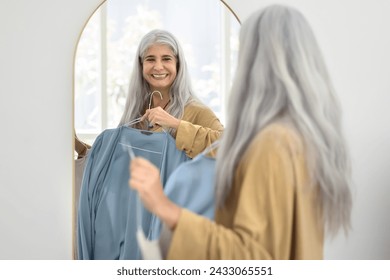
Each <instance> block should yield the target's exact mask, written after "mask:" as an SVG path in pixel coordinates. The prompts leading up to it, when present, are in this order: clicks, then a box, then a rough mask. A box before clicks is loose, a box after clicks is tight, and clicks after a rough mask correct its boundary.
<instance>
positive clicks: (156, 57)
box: [142, 44, 177, 93]
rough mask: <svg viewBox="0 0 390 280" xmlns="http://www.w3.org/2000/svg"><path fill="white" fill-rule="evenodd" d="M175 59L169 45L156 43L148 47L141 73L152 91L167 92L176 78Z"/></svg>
mask: <svg viewBox="0 0 390 280" xmlns="http://www.w3.org/2000/svg"><path fill="white" fill-rule="evenodd" d="M176 65H177V59H176V57H175V55H174V53H173V51H172V50H171V48H170V47H168V46H166V45H161V44H156V45H152V46H151V47H149V49H148V50H147V51H146V53H145V57H144V59H143V61H142V74H143V77H144V79H145V80H146V81H147V82H148V84H149V85H150V89H151V90H152V91H154V90H158V91H160V92H162V93H168V92H169V89H170V87H171V86H172V84H173V82H174V81H175V79H176V74H177V67H176Z"/></svg>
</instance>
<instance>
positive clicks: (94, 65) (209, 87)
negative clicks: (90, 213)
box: [75, 0, 239, 144]
mask: <svg viewBox="0 0 390 280" xmlns="http://www.w3.org/2000/svg"><path fill="white" fill-rule="evenodd" d="M156 28H158V29H165V30H167V31H170V32H172V33H173V34H174V35H175V36H176V37H177V38H178V40H179V41H180V42H181V44H182V46H183V49H184V52H185V57H186V60H187V63H188V68H189V71H190V75H191V78H192V83H193V88H194V90H195V94H196V95H197V96H198V97H199V98H200V99H201V100H202V101H203V102H204V103H205V104H207V105H208V106H209V107H210V108H211V109H212V110H213V111H214V112H215V113H216V115H217V116H218V117H219V118H220V120H221V122H222V123H224V120H225V116H224V105H225V100H226V95H227V94H228V91H229V89H230V85H231V81H232V77H233V75H234V73H233V71H234V69H235V63H236V59H237V51H238V32H239V22H238V20H237V18H236V17H235V16H234V15H233V14H232V13H231V11H230V10H229V9H228V8H227V7H226V6H225V5H224V4H223V3H222V2H221V1H219V0H215V1H210V0H191V1H190V0H185V1H183V0H159V1H148V0H109V1H107V2H105V3H104V4H102V5H101V6H100V7H99V9H98V10H97V11H96V12H95V13H94V15H93V16H92V17H91V18H90V20H89V22H88V24H87V25H86V27H85V29H84V31H83V33H82V35H81V38H80V41H79V44H78V47H77V52H76V60H75V129H76V133H77V135H78V137H79V138H80V139H82V140H83V141H84V142H86V143H89V144H92V143H93V141H94V139H95V138H96V136H97V135H98V134H100V132H102V131H103V130H104V129H106V128H113V127H116V126H117V125H118V123H119V120H120V117H121V115H122V113H123V110H124V105H125V100H126V95H127V91H128V79H129V77H130V74H131V70H132V64H133V60H134V58H135V53H136V50H137V47H138V44H139V42H140V40H141V38H142V36H143V35H145V34H146V33H147V32H149V31H150V30H152V29H156Z"/></svg>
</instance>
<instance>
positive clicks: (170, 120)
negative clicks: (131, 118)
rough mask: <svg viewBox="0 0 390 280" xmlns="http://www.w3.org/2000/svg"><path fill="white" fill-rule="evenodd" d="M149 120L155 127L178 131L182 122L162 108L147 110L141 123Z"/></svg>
mask: <svg viewBox="0 0 390 280" xmlns="http://www.w3.org/2000/svg"><path fill="white" fill-rule="evenodd" d="M146 119H147V120H148V121H149V122H150V123H151V124H153V125H155V124H156V125H159V126H163V127H169V128H174V129H177V128H178V127H179V124H180V120H179V119H177V118H175V117H174V116H172V115H170V114H169V113H168V112H167V111H165V110H164V109H163V108H161V107H156V108H153V109H148V110H146V113H145V114H144V115H143V116H142V119H141V121H144V120H146Z"/></svg>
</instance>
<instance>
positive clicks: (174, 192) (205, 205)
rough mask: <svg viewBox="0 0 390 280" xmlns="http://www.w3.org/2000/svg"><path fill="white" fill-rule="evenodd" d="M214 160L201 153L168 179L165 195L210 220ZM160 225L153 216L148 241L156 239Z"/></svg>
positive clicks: (212, 200)
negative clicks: (151, 233)
mask: <svg viewBox="0 0 390 280" xmlns="http://www.w3.org/2000/svg"><path fill="white" fill-rule="evenodd" d="M214 182H215V159H214V158H211V157H208V156H206V155H205V154H204V153H201V154H199V155H197V156H196V157H195V158H194V159H193V160H191V161H188V162H185V163H183V164H181V165H180V166H179V167H178V168H177V169H176V170H175V171H174V172H173V173H172V174H171V176H170V177H169V178H168V181H167V183H166V184H165V186H164V193H165V195H166V196H167V197H168V198H169V199H170V200H171V201H173V202H175V203H176V204H177V205H179V206H180V207H183V208H186V209H188V210H191V211H192V212H194V213H197V214H199V215H202V216H205V217H207V218H209V219H211V220H213V219H214V209H215V187H214ZM161 227H162V223H161V221H160V219H158V218H157V217H156V216H153V224H152V228H153V230H152V232H153V235H152V236H151V238H150V239H158V238H159V235H160V232H161Z"/></svg>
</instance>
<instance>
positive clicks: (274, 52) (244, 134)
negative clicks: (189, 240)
mask: <svg viewBox="0 0 390 280" xmlns="http://www.w3.org/2000/svg"><path fill="white" fill-rule="evenodd" d="M237 67H238V68H237V72H236V77H235V80H234V83H233V86H232V91H231V97H230V99H229V104H228V112H229V114H228V119H227V128H226V129H225V131H224V134H223V135H222V139H221V146H220V148H219V150H218V156H217V166H216V169H217V170H216V176H217V178H216V192H217V203H218V205H219V206H220V207H221V206H222V205H223V203H224V200H225V199H226V196H227V194H228V193H229V191H230V189H231V186H232V180H233V174H235V173H234V170H235V168H236V167H237V164H238V162H239V160H240V158H241V155H242V154H243V152H245V149H246V147H248V145H249V143H250V142H251V141H252V139H253V138H254V136H255V135H256V134H257V133H258V132H259V131H260V130H262V129H263V128H264V127H265V126H267V125H268V124H270V123H272V122H275V121H277V119H278V118H279V116H280V115H285V116H287V118H288V119H290V121H291V123H292V124H293V126H294V127H295V128H296V129H297V131H299V133H300V134H301V135H302V137H303V140H304V143H305V145H306V147H307V166H308V171H309V175H310V178H311V180H312V182H316V183H318V184H319V186H320V197H321V200H322V201H321V202H322V211H323V212H322V213H323V219H324V222H325V225H326V228H327V230H328V231H329V232H330V233H336V232H337V231H338V230H339V229H340V228H341V227H343V228H344V230H345V232H347V231H348V229H349V227H350V214H351V206H352V199H351V192H350V162H349V156H348V152H347V148H346V144H345V140H344V138H343V133H342V131H341V109H340V105H339V103H338V101H337V98H336V96H335V92H334V89H333V86H332V83H331V80H330V78H329V75H328V72H327V69H326V66H325V63H324V61H323V57H322V54H321V51H320V49H319V47H318V45H317V42H316V39H315V36H314V34H313V32H312V30H311V28H310V26H309V24H308V23H307V21H306V20H305V18H304V17H303V15H302V14H301V13H300V12H298V11H297V10H295V9H293V8H290V7H286V6H281V5H273V6H269V7H267V8H265V9H263V10H261V11H259V12H256V13H255V14H253V15H252V16H251V17H250V18H249V19H248V20H247V21H246V22H245V23H244V24H243V25H242V28H241V33H240V54H239V59H238V66H237Z"/></svg>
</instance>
